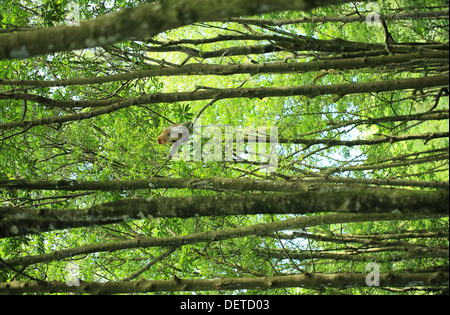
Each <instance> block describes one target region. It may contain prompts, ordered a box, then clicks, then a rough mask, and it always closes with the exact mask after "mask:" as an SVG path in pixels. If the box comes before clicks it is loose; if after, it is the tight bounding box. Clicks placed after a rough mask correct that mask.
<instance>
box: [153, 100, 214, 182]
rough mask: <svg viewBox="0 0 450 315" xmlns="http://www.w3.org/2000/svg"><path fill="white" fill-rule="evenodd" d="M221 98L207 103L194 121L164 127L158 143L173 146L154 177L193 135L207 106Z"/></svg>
mask: <svg viewBox="0 0 450 315" xmlns="http://www.w3.org/2000/svg"><path fill="white" fill-rule="evenodd" d="M219 99H220V97H219V96H216V97H215V98H214V99H213V100H212V101H211V102H209V103H208V104H206V105H205V106H204V107H203V108H202V109H201V110H200V111H199V112H198V113H197V116H196V117H195V118H194V122H192V121H186V122H183V123H181V124H172V125H170V126H169V127H167V128H166V129H164V130H163V131H162V132H161V134H160V135H159V137H158V144H167V143H168V144H171V145H172V147H171V148H170V152H169V154H168V155H167V159H166V161H165V162H164V163H163V164H162V165H161V166H160V167H159V168H158V170H157V171H156V172H155V174H153V176H152V177H155V176H156V175H158V173H159V171H160V170H161V169H162V168H163V167H164V166H166V164H167V163H168V162H169V161H170V160H171V159H172V157H173V156H174V155H175V153H177V151H178V149H179V148H180V146H181V144H182V143H183V142H186V141H188V140H189V137H190V135H191V132H192V131H193V130H194V128H195V127H196V126H194V125H195V123H196V122H197V119H198V118H199V117H200V115H201V114H202V113H203V112H204V110H205V109H206V108H208V107H209V106H211V105H212V104H214V103H215V102H217V101H218V100H219Z"/></svg>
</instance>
